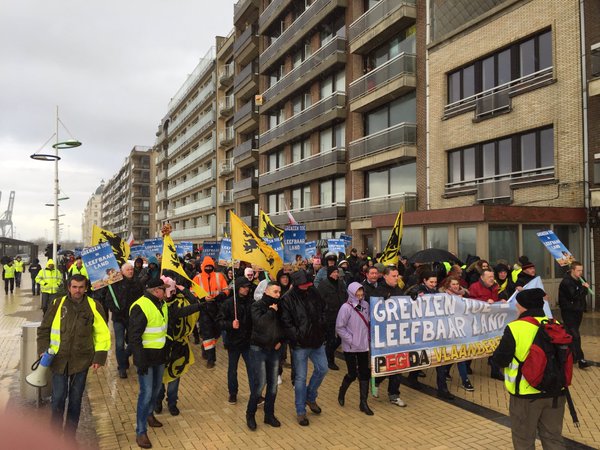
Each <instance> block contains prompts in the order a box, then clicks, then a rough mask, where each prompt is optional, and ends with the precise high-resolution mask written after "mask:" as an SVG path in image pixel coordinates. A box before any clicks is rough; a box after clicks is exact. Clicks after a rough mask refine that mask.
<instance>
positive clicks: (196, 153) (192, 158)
mask: <svg viewBox="0 0 600 450" xmlns="http://www.w3.org/2000/svg"><path fill="white" fill-rule="evenodd" d="M215 150H216V146H215V138H214V136H212V137H211V138H210V139H209V140H208V141H206V142H204V143H203V144H201V145H200V146H198V148H197V149H196V150H192V151H191V152H190V154H189V155H187V156H186V157H185V158H183V159H182V160H180V161H177V163H175V164H173V165H172V166H171V167H169V176H170V177H176V176H177V175H179V173H181V172H182V171H183V170H185V169H187V168H189V167H190V166H191V165H193V164H194V163H195V162H197V161H200V160H201V159H203V158H205V157H206V156H208V155H210V154H212V153H214V151H215Z"/></svg>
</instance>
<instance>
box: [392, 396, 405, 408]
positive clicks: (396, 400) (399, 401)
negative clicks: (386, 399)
mask: <svg viewBox="0 0 600 450" xmlns="http://www.w3.org/2000/svg"><path fill="white" fill-rule="evenodd" d="M390 403H391V404H392V405H396V406H400V407H401V408H404V407H405V406H406V402H405V401H404V400H402V399H401V398H400V397H396V398H390Z"/></svg>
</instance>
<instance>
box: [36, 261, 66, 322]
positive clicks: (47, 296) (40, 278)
mask: <svg viewBox="0 0 600 450" xmlns="http://www.w3.org/2000/svg"><path fill="white" fill-rule="evenodd" d="M35 282H36V283H38V284H39V285H40V286H41V287H42V311H43V312H44V315H45V314H46V310H47V309H48V305H49V304H50V301H51V300H53V299H54V297H55V295H56V293H57V292H58V289H59V288H60V285H61V284H62V274H61V273H60V271H59V270H58V269H56V268H55V267H54V261H53V260H52V259H49V260H48V262H46V268H45V269H44V270H40V273H38V274H37V276H36V277H35Z"/></svg>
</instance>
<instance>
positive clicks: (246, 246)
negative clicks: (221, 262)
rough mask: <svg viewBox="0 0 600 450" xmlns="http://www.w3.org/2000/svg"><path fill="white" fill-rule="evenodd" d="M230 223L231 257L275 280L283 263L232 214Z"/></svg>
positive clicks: (273, 251)
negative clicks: (256, 267)
mask: <svg viewBox="0 0 600 450" xmlns="http://www.w3.org/2000/svg"><path fill="white" fill-rule="evenodd" d="M230 221H231V256H232V257H233V259H239V260H240V261H246V262H249V263H252V264H255V265H257V266H258V267H260V268H261V269H264V270H266V271H267V272H268V273H269V275H270V276H271V279H272V280H274V279H276V278H277V272H279V270H280V269H281V268H282V267H283V261H282V260H281V258H280V257H279V255H278V254H277V252H276V251H275V250H273V249H272V248H271V247H270V246H268V245H267V244H266V243H265V242H264V241H263V240H262V239H261V238H259V237H258V236H256V235H255V234H254V232H253V231H252V230H251V229H250V228H249V227H248V225H246V224H245V223H244V222H243V221H242V219H240V218H239V217H238V216H236V215H235V214H234V213H233V212H232V213H231V216H230Z"/></svg>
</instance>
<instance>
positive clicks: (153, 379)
mask: <svg viewBox="0 0 600 450" xmlns="http://www.w3.org/2000/svg"><path fill="white" fill-rule="evenodd" d="M167 287H168V286H167V285H166V284H164V282H163V281H162V280H161V279H154V278H153V279H151V280H150V281H148V283H147V284H146V292H145V293H144V295H143V296H142V297H140V298H139V299H137V300H136V301H135V302H134V303H133V304H132V305H131V307H130V308H129V348H130V349H131V352H132V354H133V362H134V364H135V365H136V366H137V370H138V381H139V384H140V393H139V396H138V401H137V420H136V422H137V423H136V428H135V434H136V438H135V440H136V443H137V444H138V445H139V446H140V447H142V448H151V447H152V443H151V442H150V439H149V438H148V425H149V426H151V427H162V423H161V422H159V421H158V420H157V419H156V417H154V414H153V410H154V405H155V404H156V399H157V397H158V391H159V389H160V387H161V386H162V379H163V372H164V370H165V361H166V348H165V344H166V341H167V325H168V323H169V309H168V306H167V303H166V302H165V299H166V294H165V291H166V289H167Z"/></svg>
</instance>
